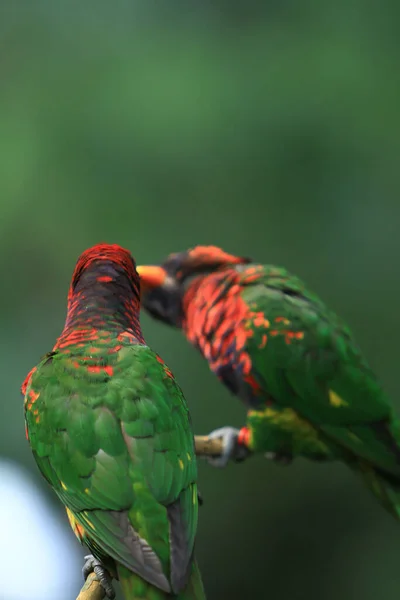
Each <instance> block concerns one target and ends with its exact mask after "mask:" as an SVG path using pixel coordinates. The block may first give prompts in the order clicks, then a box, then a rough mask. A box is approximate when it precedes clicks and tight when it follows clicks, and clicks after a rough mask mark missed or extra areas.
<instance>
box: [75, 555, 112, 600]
mask: <svg viewBox="0 0 400 600" xmlns="http://www.w3.org/2000/svg"><path fill="white" fill-rule="evenodd" d="M92 572H93V573H94V574H95V575H96V577H97V580H98V582H99V583H100V585H101V587H102V588H103V590H104V591H105V593H106V596H107V598H110V599H111V600H113V599H114V598H115V592H114V589H113V586H112V583H111V581H112V579H111V577H110V575H109V573H108V571H107V569H106V568H105V567H104V566H103V565H102V564H101V562H100V561H99V560H97V558H95V557H94V556H93V555H92V554H88V555H87V556H85V564H84V565H83V569H82V573H83V577H84V579H85V581H86V578H87V576H88V575H89V574H90V573H92Z"/></svg>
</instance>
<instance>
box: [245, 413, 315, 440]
mask: <svg viewBox="0 0 400 600" xmlns="http://www.w3.org/2000/svg"><path fill="white" fill-rule="evenodd" d="M247 414H248V416H249V417H250V418H251V417H256V418H261V419H263V418H265V419H267V420H268V421H269V422H270V423H271V424H273V425H276V426H277V427H280V428H282V429H283V430H286V431H292V432H293V433H301V434H303V435H308V436H310V435H311V436H312V437H316V436H317V435H318V434H317V432H316V430H315V428H314V427H313V426H312V425H311V424H310V423H309V422H308V421H306V420H305V419H302V418H301V417H299V415H298V414H297V413H296V411H294V410H293V409H292V408H284V409H283V410H275V409H274V408H271V407H270V406H266V407H265V409H264V410H249V411H248V413H247Z"/></svg>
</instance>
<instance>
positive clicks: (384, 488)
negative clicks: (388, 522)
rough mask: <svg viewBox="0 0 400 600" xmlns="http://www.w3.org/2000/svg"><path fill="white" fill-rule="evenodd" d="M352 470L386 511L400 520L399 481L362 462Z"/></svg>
mask: <svg viewBox="0 0 400 600" xmlns="http://www.w3.org/2000/svg"><path fill="white" fill-rule="evenodd" d="M353 468H354V470H355V471H356V472H357V473H358V474H359V475H361V477H362V478H363V480H364V483H365V484H366V485H367V487H369V489H370V490H371V491H372V493H373V494H374V495H375V496H376V497H377V498H378V500H379V501H380V503H381V504H382V505H383V506H384V507H385V508H386V510H388V511H389V512H390V513H391V514H392V515H393V516H394V517H395V518H396V519H398V520H400V479H399V478H397V477H395V476H394V475H389V474H388V473H385V472H384V471H381V470H379V469H377V468H376V467H374V466H372V465H371V464H370V463H367V462H364V461H360V462H358V463H357V466H356V465H353Z"/></svg>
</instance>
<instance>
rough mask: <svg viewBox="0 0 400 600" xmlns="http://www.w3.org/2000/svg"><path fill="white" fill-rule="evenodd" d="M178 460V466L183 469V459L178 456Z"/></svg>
mask: <svg viewBox="0 0 400 600" xmlns="http://www.w3.org/2000/svg"><path fill="white" fill-rule="evenodd" d="M178 462H179V466H180V468H181V469H182V470H183V467H184V464H183V460H181V459H180V458H178Z"/></svg>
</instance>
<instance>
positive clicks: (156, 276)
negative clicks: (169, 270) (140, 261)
mask: <svg viewBox="0 0 400 600" xmlns="http://www.w3.org/2000/svg"><path fill="white" fill-rule="evenodd" d="M136 271H137V272H138V274H139V277H140V288H141V290H142V292H144V293H146V292H149V291H150V290H153V289H155V288H158V287H161V286H162V285H163V283H164V282H165V280H166V277H167V274H166V272H165V270H164V269H163V268H162V267H155V266H148V265H140V266H138V267H136Z"/></svg>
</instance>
